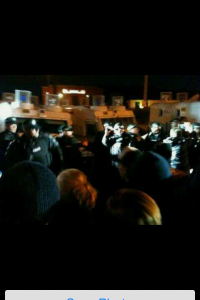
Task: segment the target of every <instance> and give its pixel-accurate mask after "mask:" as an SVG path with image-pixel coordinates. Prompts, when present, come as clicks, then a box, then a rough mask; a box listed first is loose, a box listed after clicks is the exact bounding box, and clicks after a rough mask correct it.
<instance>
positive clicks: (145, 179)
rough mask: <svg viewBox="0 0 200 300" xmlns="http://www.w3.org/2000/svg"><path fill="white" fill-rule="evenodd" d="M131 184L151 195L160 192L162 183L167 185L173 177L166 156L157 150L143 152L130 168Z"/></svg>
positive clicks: (129, 178)
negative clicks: (156, 151)
mask: <svg viewBox="0 0 200 300" xmlns="http://www.w3.org/2000/svg"><path fill="white" fill-rule="evenodd" d="M128 176H129V177H128V180H129V182H130V185H131V186H132V187H134V188H136V189H138V190H141V191H143V192H145V193H147V194H149V195H151V196H152V195H153V196H154V194H155V192H156V193H157V192H158V193H159V194H160V192H163V191H159V189H160V187H161V186H162V185H165V184H166V185H167V184H168V182H169V180H170V179H171V178H172V173H171V169H170V165H169V163H168V162H167V160H166V159H165V158H163V157H162V156H160V155H159V154H157V153H155V152H151V151H149V152H146V153H144V154H142V155H141V156H140V157H139V158H138V159H137V161H136V163H135V164H134V165H133V167H132V168H130V170H129V174H128Z"/></svg>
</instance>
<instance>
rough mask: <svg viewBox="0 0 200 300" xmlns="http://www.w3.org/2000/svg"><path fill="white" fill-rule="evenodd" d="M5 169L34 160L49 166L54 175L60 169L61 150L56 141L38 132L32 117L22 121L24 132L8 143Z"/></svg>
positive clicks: (38, 129)
mask: <svg viewBox="0 0 200 300" xmlns="http://www.w3.org/2000/svg"><path fill="white" fill-rule="evenodd" d="M6 160H7V169H9V168H11V167H12V166H14V165H15V164H17V163H18V162H21V161H35V162H39V163H41V164H43V165H45V166H46V167H48V168H50V169H51V170H52V171H53V172H54V173H55V174H56V175H57V174H59V172H60V171H62V151H61V149H60V147H59V144H58V142H57V141H56V140H55V139H54V138H53V137H51V136H50V135H49V136H46V135H43V134H42V133H40V126H39V124H38V123H37V121H36V120H34V119H28V120H26V121H25V122H24V134H23V135H22V137H21V138H19V139H17V140H16V141H14V142H13V143H11V144H10V146H9V148H8V151H7V154H6Z"/></svg>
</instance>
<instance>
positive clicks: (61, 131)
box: [58, 125, 65, 137]
mask: <svg viewBox="0 0 200 300" xmlns="http://www.w3.org/2000/svg"><path fill="white" fill-rule="evenodd" d="M64 126H65V125H61V126H59V128H58V134H59V136H60V137H62V136H63V127H64Z"/></svg>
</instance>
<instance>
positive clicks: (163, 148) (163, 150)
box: [153, 143, 172, 162]
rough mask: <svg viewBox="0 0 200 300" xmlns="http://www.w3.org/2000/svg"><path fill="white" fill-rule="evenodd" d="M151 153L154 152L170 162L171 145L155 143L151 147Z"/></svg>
mask: <svg viewBox="0 0 200 300" xmlns="http://www.w3.org/2000/svg"><path fill="white" fill-rule="evenodd" d="M153 152H156V153H157V154H159V155H161V156H163V157H164V158H166V160H167V161H168V162H170V161H171V156H172V149H171V145H169V144H167V143H157V144H156V145H155V146H154V147H153Z"/></svg>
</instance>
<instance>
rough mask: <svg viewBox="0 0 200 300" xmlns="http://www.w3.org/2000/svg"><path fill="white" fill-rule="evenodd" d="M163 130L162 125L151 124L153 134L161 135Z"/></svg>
mask: <svg viewBox="0 0 200 300" xmlns="http://www.w3.org/2000/svg"><path fill="white" fill-rule="evenodd" d="M161 128H162V126H161V124H160V123H157V122H154V123H152V124H151V132H152V133H160V131H161Z"/></svg>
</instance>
